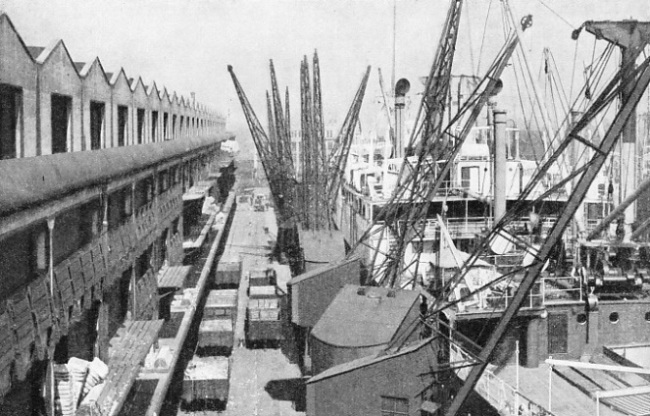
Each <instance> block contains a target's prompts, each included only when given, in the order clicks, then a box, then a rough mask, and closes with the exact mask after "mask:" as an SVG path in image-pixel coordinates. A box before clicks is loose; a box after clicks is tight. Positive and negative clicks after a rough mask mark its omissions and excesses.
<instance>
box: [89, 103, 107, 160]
mask: <svg viewBox="0 0 650 416" xmlns="http://www.w3.org/2000/svg"><path fill="white" fill-rule="evenodd" d="M103 139H104V103H101V102H96V101H91V102H90V149H91V150H96V149H101V147H102V142H103V141H104V140H103Z"/></svg>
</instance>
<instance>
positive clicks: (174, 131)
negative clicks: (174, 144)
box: [172, 114, 176, 139]
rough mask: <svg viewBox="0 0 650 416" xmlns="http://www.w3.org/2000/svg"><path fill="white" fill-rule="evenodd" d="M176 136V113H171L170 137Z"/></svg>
mask: <svg viewBox="0 0 650 416" xmlns="http://www.w3.org/2000/svg"><path fill="white" fill-rule="evenodd" d="M175 137H176V114H172V139H173V138H175Z"/></svg>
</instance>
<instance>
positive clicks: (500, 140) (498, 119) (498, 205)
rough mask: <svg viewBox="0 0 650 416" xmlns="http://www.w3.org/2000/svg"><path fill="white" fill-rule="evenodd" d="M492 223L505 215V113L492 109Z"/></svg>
mask: <svg viewBox="0 0 650 416" xmlns="http://www.w3.org/2000/svg"><path fill="white" fill-rule="evenodd" d="M493 113H494V156H493V157H494V167H493V169H494V174H493V181H494V223H495V224H496V223H497V222H499V220H501V218H503V216H504V215H505V213H506V142H507V137H506V112H505V111H504V110H500V109H496V108H495V109H494V110H493Z"/></svg>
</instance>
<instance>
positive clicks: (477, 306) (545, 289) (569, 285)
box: [459, 276, 584, 314]
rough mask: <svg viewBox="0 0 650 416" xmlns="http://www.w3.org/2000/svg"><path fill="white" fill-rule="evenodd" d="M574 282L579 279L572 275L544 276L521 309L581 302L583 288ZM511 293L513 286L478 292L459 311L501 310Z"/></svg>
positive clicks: (578, 281)
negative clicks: (566, 302) (565, 302)
mask: <svg viewBox="0 0 650 416" xmlns="http://www.w3.org/2000/svg"><path fill="white" fill-rule="evenodd" d="M576 283H578V284H579V283H580V280H579V279H577V280H576V278H574V277H572V276H565V277H544V278H542V279H540V280H539V281H538V282H536V283H535V285H534V286H533V288H532V289H531V291H530V292H529V293H528V297H527V300H526V302H525V303H524V304H523V305H522V307H521V309H522V310H526V309H541V308H543V307H544V306H546V305H548V304H552V303H557V302H563V301H579V302H582V301H583V297H584V295H583V289H582V287H581V286H578V287H576V286H575V285H576ZM511 293H514V287H508V288H506V289H505V290H495V289H493V291H492V292H488V291H483V292H479V294H478V302H477V298H476V297H472V298H470V299H469V300H468V301H467V302H463V303H462V305H463V306H461V307H460V309H461V310H459V313H461V314H462V313H485V312H501V311H503V310H505V309H506V308H507V307H508V305H510V302H511V301H512V298H513V295H512V294H511Z"/></svg>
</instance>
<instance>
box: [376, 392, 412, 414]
mask: <svg viewBox="0 0 650 416" xmlns="http://www.w3.org/2000/svg"><path fill="white" fill-rule="evenodd" d="M408 414H409V401H408V399H405V398H401V397H386V396H381V416H402V415H405V416H408Z"/></svg>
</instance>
